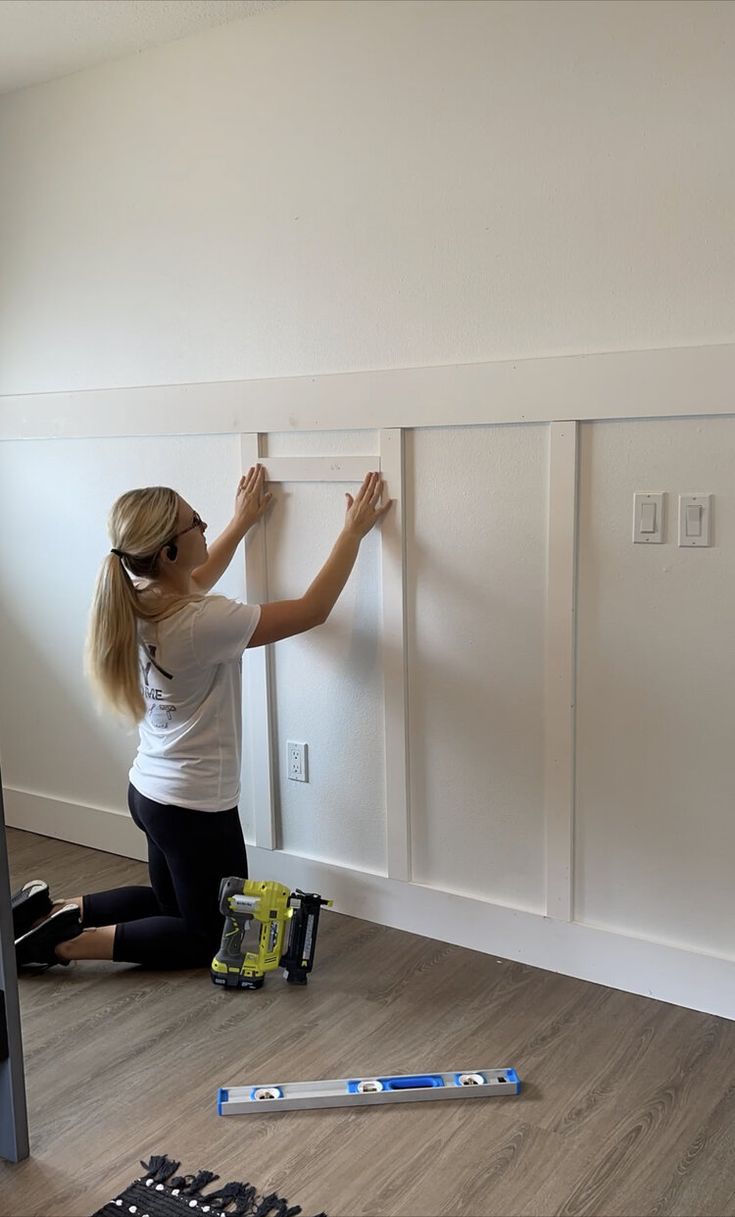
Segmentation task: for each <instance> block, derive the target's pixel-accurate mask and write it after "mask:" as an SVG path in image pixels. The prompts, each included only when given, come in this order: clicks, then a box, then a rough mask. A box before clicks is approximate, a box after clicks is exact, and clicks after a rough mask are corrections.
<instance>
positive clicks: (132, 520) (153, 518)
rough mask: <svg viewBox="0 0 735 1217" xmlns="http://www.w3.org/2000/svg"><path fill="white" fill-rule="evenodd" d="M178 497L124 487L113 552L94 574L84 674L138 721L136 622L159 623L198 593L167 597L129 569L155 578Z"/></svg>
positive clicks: (114, 519)
mask: <svg viewBox="0 0 735 1217" xmlns="http://www.w3.org/2000/svg"><path fill="white" fill-rule="evenodd" d="M178 519H179V496H178V495H177V493H176V491H175V490H171V489H169V487H168V486H148V487H145V488H144V489H142V490H128V491H127V493H126V494H123V495H121V496H120V498H119V499H118V500H117V501H116V502H115V503H114V504H113V507H112V511H111V512H110V518H109V520H108V532H109V534H110V540H111V542H112V546H113V550H116V551H117V552H112V551H111V552H110V553H109V554H107V556H106V557H105V559H104V561H103V563H102V566H101V567H100V571H99V575H98V576H97V585H96V587H95V592H94V598H93V600H92V608H91V612H90V617H89V630H88V633H87V647H86V668H87V673H88V675H89V677H90V679H91V680H92V682H93V683H94V685H95V686H96V687H97V689H98V690H99V692H100V693H101V694H102V697H103V698H104V700H105V701H106V702H108V703H109V704H110V705H111V706H113V707H114V708H115V709H116V710H118V711H119V712H120V713H122V714H124V715H125V716H126V717H129V718H132V719H133V721H134V722H139V721H140V719H141V718H142V717H143V715H144V714H145V702H144V700H143V694H142V691H141V687H140V669H139V657H138V622H139V621H141V620H143V621H160V620H161V619H162V618H163V617H167V616H170V615H171V613H173V612H175V611H176V610H177V609H178V608H180V607H181V606H182V605H183V604H186V603H188V602H189V601H191V600H198V599H199V598H200V597H199V595H190V596H170V595H169V596H167V595H165V594H164V593H163V592H162V590H161V589H160V588H157V587H156V586H155V583H152V584H150V585H147V586H144V587H136V585H135V583H134V582H133V580H132V579H131V577H130V574H129V573H128V572H131V574H133V575H137V576H139V577H141V578H144V579H151V580H155V577H156V575H157V574H158V568H159V560H160V556H161V550H162V549H164V548H165V546H166V545H167V544H171V543H172V542H173V540H174V538H175V536H176V528H177V524H178Z"/></svg>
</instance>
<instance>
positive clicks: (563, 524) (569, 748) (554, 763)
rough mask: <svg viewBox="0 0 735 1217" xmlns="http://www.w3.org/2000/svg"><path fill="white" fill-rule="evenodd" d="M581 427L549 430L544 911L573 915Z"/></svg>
mask: <svg viewBox="0 0 735 1217" xmlns="http://www.w3.org/2000/svg"><path fill="white" fill-rule="evenodd" d="M577 432H578V424H577V423H574V422H566V423H561V422H554V423H552V424H551V426H550V428H549V500H548V501H549V507H548V548H547V585H546V626H545V629H546V638H545V646H544V666H545V674H544V811H545V821H546V912H547V914H548V916H549V917H559V918H561V919H562V920H564V921H571V919H572V917H573V908H572V895H573V890H574V871H573V853H572V851H573V840H574V835H573V822H574V719H575V700H576V699H575V670H574V669H575V605H576V587H575V585H576V553H577V464H578V435H577Z"/></svg>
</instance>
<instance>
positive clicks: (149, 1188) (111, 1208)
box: [93, 1154, 327, 1217]
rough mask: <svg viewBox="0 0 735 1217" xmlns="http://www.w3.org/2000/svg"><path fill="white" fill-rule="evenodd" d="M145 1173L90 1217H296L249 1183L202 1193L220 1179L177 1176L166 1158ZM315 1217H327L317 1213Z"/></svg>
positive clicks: (296, 1209)
mask: <svg viewBox="0 0 735 1217" xmlns="http://www.w3.org/2000/svg"><path fill="white" fill-rule="evenodd" d="M140 1165H141V1166H142V1167H143V1169H144V1171H145V1172H146V1173H145V1174H144V1175H142V1176H141V1178H140V1179H135V1180H134V1181H133V1183H131V1184H130V1186H129V1187H126V1188H125V1190H124V1191H122V1192H120V1194H119V1195H118V1196H116V1197H115V1199H114V1200H110V1201H108V1203H107V1204H106V1205H105V1206H104V1208H101V1209H98V1210H97V1212H96V1213H94V1214H93V1217H120V1215H121V1214H123V1213H125V1214H126V1215H127V1214H128V1213H133V1214H134V1215H135V1217H183V1214H184V1213H190V1214H192V1217H200V1214H202V1213H209V1214H211V1217H218V1214H220V1213H222V1214H224V1215H225V1217H297V1215H298V1214H299V1213H300V1212H301V1207H300V1205H298V1204H297V1205H293V1206H290V1205H289V1203H288V1200H284V1198H283V1197H282V1196H278V1195H277V1194H276V1193H275V1192H273V1193H271V1195H270V1196H263V1195H261V1194H260V1193H259V1192H258V1189H257V1188H256V1187H254V1186H253V1184H251V1183H226V1184H225V1185H224V1187H221V1188H212V1187H210V1190H209V1191H208V1192H206V1193H205V1192H203V1191H202V1188H205V1187H207V1185H208V1184H209V1185H211V1184H214V1183H216V1181H217V1180H218V1179H219V1175H215V1174H214V1172H213V1171H199V1172H198V1174H196V1175H177V1174H176V1172H177V1171H178V1169H179V1167H180V1165H181V1163H180V1162H174V1160H173V1159H172V1158H168V1157H167V1156H166V1155H165V1154H163V1155H159V1156H157V1157H154V1158H151V1160H150V1162H141V1164H140ZM315 1217H327V1215H326V1213H317V1214H315Z"/></svg>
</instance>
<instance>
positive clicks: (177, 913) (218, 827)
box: [82, 786, 248, 968]
mask: <svg viewBox="0 0 735 1217" xmlns="http://www.w3.org/2000/svg"><path fill="white" fill-rule="evenodd" d="M128 806H129V808H130V814H131V816H132V817H133V820H134V821H135V823H136V824H137V825H138V828H140V829H142V831H143V832H144V833H145V835H146V838H147V840H148V873H149V874H150V877H151V886H150V887H117V888H113V889H112V891H109V892H92V893H91V894H90V895H88V896H85V897H84V910H83V921H82V924H83V925H84V926H85V928H90V927H95V928H97V927H99V926H103V925H114V926H117V929H116V931H115V944H114V947H113V953H112V958H113V959H116V960H118V961H119V962H124V963H141V964H144V965H145V966H146V967H151V968H199V967H206V966H208V965H209V964H210V963H211V961H212V957H213V956H214V955H215V953H216V951H217V949H218V947H219V944H220V941H221V938H222V927H223V925H224V917H223V915H222V913H220V911H219V908H218V900H217V897H218V894H219V885H220V880H221V879H222V878H223V877H224V876H225V875H239V876H240V877H241V878H242V879H246V878H247V873H248V871H247V865H248V863H247V855H246V852H245V842H244V840H243V835H242V828H241V826H240V817H239V816H238V813H237V808H236V807H233V808H231V809H230V810H229V811H192V810H191V809H190V808H187V807H173V806H166V805H164V804H163V803H154V802H153V800H152V799H147V798H145V796H144V795H142V794H140V793H139V792H138V791H137V790H136V789H135V787H134V786H130V787H129V788H128Z"/></svg>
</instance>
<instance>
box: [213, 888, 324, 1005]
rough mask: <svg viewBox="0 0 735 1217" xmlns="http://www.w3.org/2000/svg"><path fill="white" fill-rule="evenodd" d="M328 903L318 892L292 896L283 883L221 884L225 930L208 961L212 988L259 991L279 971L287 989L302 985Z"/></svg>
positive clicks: (295, 893)
mask: <svg viewBox="0 0 735 1217" xmlns="http://www.w3.org/2000/svg"><path fill="white" fill-rule="evenodd" d="M331 904H332V901H331V900H324V899H323V897H322V896H320V895H318V894H317V893H316V892H302V891H300V890H299V889H298V888H297V890H296V891H294V892H292V891H291V890H290V889H289V888H287V887H284V886H283V884H282V883H275V882H272V881H265V882H260V881H259V880H257V879H238V878H237V877H236V876H234V875H233V876H231V877H230V878H229V879H223V880H222V882H221V883H220V888H219V907H220V912H221V913H222V915H223V916H224V918H225V927H224V930H223V932H222V943H221V945H220V949H219V951H218V952H217V954H216V955H215V957H214V959H213V960H212V968H211V976H212V980H213V982H214V984H216V985H224V987H225V988H226V989H259V988H260V987H261V985H262V984H263V981H264V980H265V974H266V972H272V971H273V970H274V969H275V968H279V967H280V968H284V969H285V973H286V980H287V981H288V982H289V984H292V985H305V984H306V979H307V974H308V973H309V972H311V969H312V967H313V965H314V948H315V946H316V933H317V927H318V925H319V911H320V909H321V908H322V906H324V905H327V906H331ZM287 926H288V928H289V935H288V942H287V945H286V948H285V950H284V945H283V943H284V938H285V936H286V927H287Z"/></svg>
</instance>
